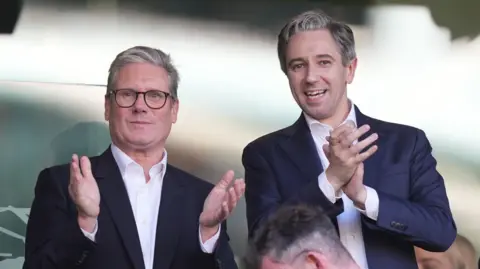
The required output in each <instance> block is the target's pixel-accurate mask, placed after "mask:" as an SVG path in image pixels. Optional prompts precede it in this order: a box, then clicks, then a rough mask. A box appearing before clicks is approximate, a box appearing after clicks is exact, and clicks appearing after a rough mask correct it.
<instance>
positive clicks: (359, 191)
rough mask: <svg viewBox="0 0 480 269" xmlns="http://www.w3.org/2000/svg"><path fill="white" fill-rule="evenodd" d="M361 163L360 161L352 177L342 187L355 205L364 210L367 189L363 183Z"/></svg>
mask: <svg viewBox="0 0 480 269" xmlns="http://www.w3.org/2000/svg"><path fill="white" fill-rule="evenodd" d="M363 173H364V167H363V163H360V164H359V165H358V166H357V169H356V170H355V172H354V174H353V176H352V179H351V180H350V181H349V182H348V183H347V184H346V185H345V186H344V187H343V189H342V190H343V192H344V193H345V195H347V196H348V198H350V199H351V200H352V201H353V203H354V204H355V206H356V207H358V208H360V209H362V210H365V201H366V200H367V189H366V188H365V185H363Z"/></svg>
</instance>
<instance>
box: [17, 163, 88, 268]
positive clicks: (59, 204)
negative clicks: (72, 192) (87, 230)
mask: <svg viewBox="0 0 480 269" xmlns="http://www.w3.org/2000/svg"><path fill="white" fill-rule="evenodd" d="M94 247H95V243H94V242H92V241H91V240H89V239H88V238H87V237H85V236H84V235H83V233H82V231H81V229H80V227H79V225H78V222H77V218H76V214H71V213H70V214H69V209H68V194H66V193H65V191H62V188H61V187H60V184H59V182H58V181H56V180H55V179H54V178H53V177H52V176H51V173H50V170H48V169H45V170H43V171H42V172H41V173H40V174H39V176H38V180H37V184H36V186H35V197H34V199H33V203H32V207H31V209H30V216H29V220H28V223H27V231H26V241H25V261H24V265H23V269H50V268H74V267H77V268H82V267H81V266H82V264H83V261H84V260H85V259H86V258H87V256H88V254H89V252H90V251H92V250H93V249H94Z"/></svg>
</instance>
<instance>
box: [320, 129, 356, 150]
mask: <svg viewBox="0 0 480 269" xmlns="http://www.w3.org/2000/svg"><path fill="white" fill-rule="evenodd" d="M353 130H354V127H353V126H352V124H342V125H340V126H339V127H337V128H335V129H333V131H331V132H330V137H328V139H327V140H328V141H329V142H330V144H332V146H335V145H337V144H338V143H340V141H341V136H342V135H343V134H344V133H347V134H349V133H351V132H352V131H353Z"/></svg>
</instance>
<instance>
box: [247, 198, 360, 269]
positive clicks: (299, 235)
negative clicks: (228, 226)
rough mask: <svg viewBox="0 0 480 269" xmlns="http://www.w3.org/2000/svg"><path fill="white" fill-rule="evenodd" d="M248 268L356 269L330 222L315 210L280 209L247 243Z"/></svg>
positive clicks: (305, 208) (321, 212)
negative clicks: (248, 244)
mask: <svg viewBox="0 0 480 269" xmlns="http://www.w3.org/2000/svg"><path fill="white" fill-rule="evenodd" d="M248 262H249V265H250V266H251V267H252V269H253V268H259V269H277V268H278V269H280V268H281V269H288V268H292V269H293V268H305V269H307V268H312V269H315V268H317V269H319V268H328V269H358V268H359V267H358V265H357V264H356V263H355V261H353V259H352V257H351V256H350V254H349V253H348V251H347V250H346V249H345V247H344V246H343V245H342V242H340V238H339V237H338V235H337V231H336V230H335V227H334V226H333V224H332V223H331V221H330V218H329V217H328V216H327V215H326V214H325V213H324V212H323V210H321V209H320V208H318V207H313V206H308V205H296V206H284V207H281V208H280V209H279V210H278V211H276V212H275V213H274V214H272V215H271V216H270V217H269V218H268V220H267V221H266V222H264V223H262V224H261V227H260V228H259V229H258V232H257V233H256V234H255V236H254V237H253V240H251V242H250V247H249V255H248Z"/></svg>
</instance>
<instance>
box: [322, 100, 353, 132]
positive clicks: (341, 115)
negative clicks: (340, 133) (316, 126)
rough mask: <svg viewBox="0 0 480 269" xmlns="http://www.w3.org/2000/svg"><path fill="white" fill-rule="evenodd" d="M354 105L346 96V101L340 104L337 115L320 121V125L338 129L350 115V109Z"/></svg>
mask: <svg viewBox="0 0 480 269" xmlns="http://www.w3.org/2000/svg"><path fill="white" fill-rule="evenodd" d="M351 106H352V103H351V102H350V100H348V99H347V98H346V96H345V99H344V101H342V102H340V104H339V105H338V107H337V109H336V111H335V113H334V114H333V115H332V116H331V117H330V118H327V119H322V120H318V121H319V122H320V123H323V124H327V125H329V126H331V127H333V128H336V127H338V126H339V125H340V124H342V122H344V121H345V120H346V119H347V117H348V114H349V113H350V107H351Z"/></svg>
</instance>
